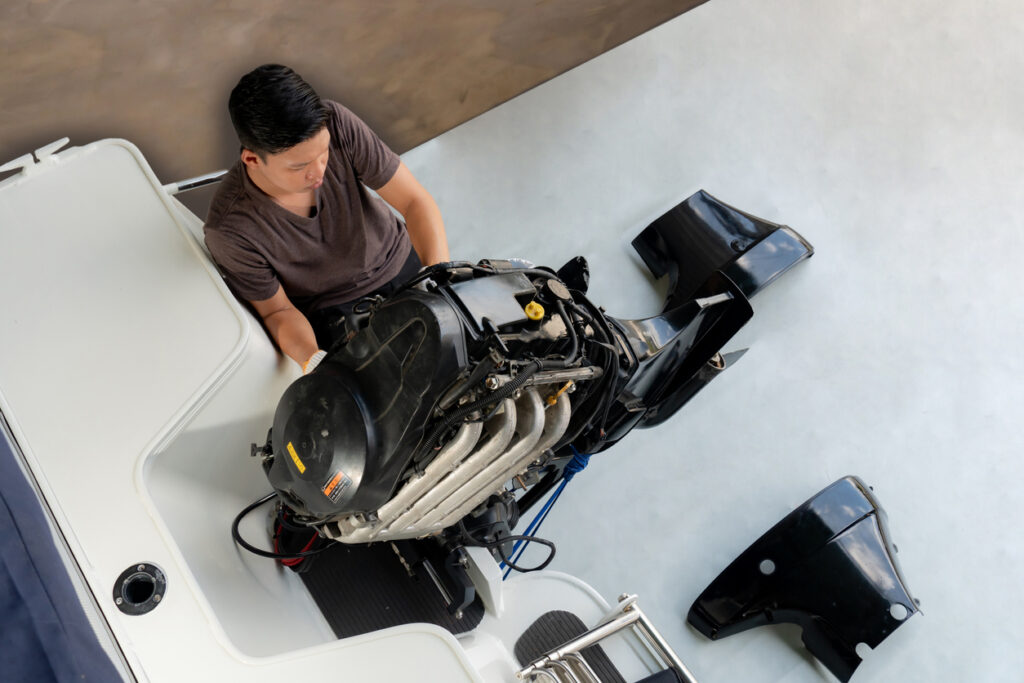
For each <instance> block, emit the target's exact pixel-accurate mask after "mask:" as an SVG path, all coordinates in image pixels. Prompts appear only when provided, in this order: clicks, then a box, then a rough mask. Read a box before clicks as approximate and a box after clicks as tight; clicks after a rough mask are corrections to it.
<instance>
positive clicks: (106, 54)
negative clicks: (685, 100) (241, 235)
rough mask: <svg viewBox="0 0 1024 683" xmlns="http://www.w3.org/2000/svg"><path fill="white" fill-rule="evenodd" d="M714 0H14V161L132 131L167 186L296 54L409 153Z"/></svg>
mask: <svg viewBox="0 0 1024 683" xmlns="http://www.w3.org/2000/svg"><path fill="white" fill-rule="evenodd" d="M703 1H704V0H532V1H522V2H520V1H516V0H512V1H509V0H372V1H371V0H333V1H330V0H225V1H222V2H213V3H211V2H207V1H205V0H148V1H133V0H94V1H91V2H81V1H79V2H73V1H71V0H7V1H6V2H4V3H3V5H2V7H0V45H2V47H3V53H2V54H3V68H2V69H0V160H3V161H6V160H8V159H11V158H14V157H15V156H18V155H20V154H23V153H25V152H28V151H31V150H32V149H34V148H36V147H39V146H41V145H43V144H45V143H47V142H50V141H52V140H54V139H57V138H59V137H61V136H64V135H68V136H70V137H71V138H72V142H73V143H87V142H91V141H92V140H95V139H98V138H102V137H123V138H127V139H129V140H131V141H132V142H134V143H135V144H137V145H139V147H140V148H141V149H142V151H143V153H144V154H145V155H146V157H147V158H148V159H149V160H150V162H151V163H152V164H153V166H154V168H155V169H156V170H157V173H158V175H159V176H160V177H161V179H162V180H164V181H168V182H169V181H171V180H177V179H181V178H184V177H187V176H191V175H198V174H200V173H204V172H206V171H209V170H213V169H215V168H220V167H224V166H226V165H227V164H229V163H231V162H232V161H233V159H234V155H235V152H236V151H237V143H236V142H235V139H234V134H233V132H232V131H231V128H230V122H229V120H228V116H227V109H226V102H227V96H228V92H229V91H230V89H231V87H232V86H233V85H234V84H235V82H237V80H238V78H239V77H240V76H241V75H242V74H243V73H245V72H246V71H248V70H249V69H251V68H253V67H254V66H257V65H259V64H262V63H265V62H280V63H283V64H288V65H289V66H292V67H293V68H295V69H296V70H297V71H298V72H299V73H301V74H302V75H303V76H304V77H305V78H306V79H307V80H308V81H310V83H312V84H313V86H314V87H315V88H316V89H317V91H318V92H319V93H320V94H321V96H326V97H331V98H333V99H338V100H340V101H342V102H344V103H345V104H346V105H347V106H349V107H350V108H352V109H353V110H354V111H356V112H357V113H358V114H359V115H361V116H362V117H363V118H364V119H365V120H366V121H367V122H368V123H370V125H371V126H372V127H374V128H375V129H376V130H377V132H378V133H379V134H380V135H381V137H383V138H384V139H385V140H386V141H387V142H388V143H389V144H390V145H391V146H392V147H393V148H394V149H395V150H396V151H398V152H399V153H401V152H403V151H405V150H407V149H409V148H411V147H413V146H415V145H417V144H419V143H421V142H424V141H426V140H428V139H430V138H432V137H434V136H436V135H439V134H440V133H442V132H444V131H445V130H448V129H449V128H452V127H454V126H456V125H458V124H459V123H461V122H463V121H466V120H467V119H470V118H472V117H473V116H476V115H478V114H480V113H483V112H484V111H487V110H488V109H490V108H491V107H494V106H495V105H497V104H500V103H501V102H503V101H505V100H507V99H509V98H511V97H514V96H515V95H517V94H519V93H521V92H523V91H524V90H527V89H529V88H531V87H533V86H535V85H537V84H539V83H541V82H543V81H545V80H548V79H550V78H552V77H554V76H556V75H558V74H559V73H562V72H564V71H566V70H568V69H570V68H572V67H574V66H576V65H578V64H581V63H582V62H584V61H586V60H588V59H590V58H592V57H595V56H596V55H599V54H601V53H602V52H604V51H606V50H608V49H610V48H612V47H615V46H616V45H618V44H620V43H622V42H624V41H626V40H629V39H630V38H632V37H634V36H637V35H639V34H641V33H643V32H644V31H647V30H649V29H651V28H653V27H654V26H656V25H658V24H660V23H662V22H664V21H666V20H668V19H670V18H672V17H674V16H676V15H678V14H680V13H682V12H685V11H686V10H688V9H690V8H692V7H694V6H696V5H698V4H700V3H701V2H703Z"/></svg>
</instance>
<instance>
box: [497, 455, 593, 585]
mask: <svg viewBox="0 0 1024 683" xmlns="http://www.w3.org/2000/svg"><path fill="white" fill-rule="evenodd" d="M569 448H571V449H572V453H573V455H572V460H570V461H569V464H568V465H566V466H565V469H564V470H563V471H562V481H561V483H560V484H559V485H558V488H557V489H555V492H554V493H553V494H551V497H550V498H548V502H546V503H545V504H544V507H542V508H541V509H540V512H538V513H537V515H536V516H535V517H534V518H533V521H532V522H530V525H529V526H527V527H526V531H524V532H523V536H530V535H532V534H534V533H536V531H537V530H539V529H540V525H541V524H543V523H544V520H545V519H547V516H548V512H550V511H551V508H552V507H553V506H554V504H555V501H557V500H558V497H559V496H560V495H562V491H563V490H565V485H566V484H568V483H569V481H570V480H571V479H572V478H573V477H575V476H576V475H577V474H578V473H580V472H582V471H583V470H584V469H586V467H587V465H588V464H589V463H590V455H591V454H590V453H586V454H584V453H580V452H579V451H578V450H576V447H575V446H573V445H571V444H570V445H569ZM528 545H530V541H528V540H526V541H524V540H519V541H516V542H515V544H514V545H513V546H512V557H511V558H509V559H510V560H511V561H512V563H513V564H515V563H516V562H518V561H519V558H520V557H522V555H523V553H525V552H526V547H527V546H528ZM520 546H522V547H521V548H520ZM517 551H518V553H517ZM498 568H499V569H505V573H504V574H503V575H502V577H501V579H502V581H504V580H505V579H507V578H508V575H509V574H511V573H512V567H508V568H507V569H506V568H505V563H504V562H502V563H500V564H499V565H498Z"/></svg>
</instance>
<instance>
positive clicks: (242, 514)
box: [231, 492, 330, 560]
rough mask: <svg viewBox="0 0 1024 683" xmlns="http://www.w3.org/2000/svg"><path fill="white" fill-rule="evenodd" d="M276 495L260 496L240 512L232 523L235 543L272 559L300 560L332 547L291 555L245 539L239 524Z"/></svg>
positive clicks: (232, 536)
mask: <svg viewBox="0 0 1024 683" xmlns="http://www.w3.org/2000/svg"><path fill="white" fill-rule="evenodd" d="M276 496H277V493H274V492H270V493H268V494H267V495H265V496H263V497H262V498H260V499H259V500H257V501H255V502H253V503H250V504H249V505H247V506H246V507H245V508H244V509H243V510H242V511H241V512H239V513H238V515H237V516H236V517H235V521H233V522H232V523H231V538H233V539H235V543H237V544H238V545H240V546H242V547H243V548H245V549H246V550H248V551H249V552H250V553H252V554H254V555H259V556H260V557H269V558H270V559H272V560H298V559H301V558H303V557H310V556H311V555H317V554H319V553H322V552H323V551H325V550H327V548H329V547H330V546H329V545H328V546H325V547H323V548H318V549H317V550H307V551H306V552H302V553H294V554H291V555H289V554H287V553H275V552H271V551H269V550H262V549H261V548H257V547H256V546H253V545H250V544H249V543H247V542H246V541H245V539H243V538H242V535H241V534H240V533H239V532H238V525H239V524H240V523H241V522H242V519H243V518H244V517H245V516H246V515H248V514H249V513H250V512H252V511H253V510H255V509H256V508H258V507H259V506H260V505H263V504H264V503H266V502H268V501H270V500H273V499H274V497H276Z"/></svg>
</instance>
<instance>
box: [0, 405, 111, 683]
mask: <svg viewBox="0 0 1024 683" xmlns="http://www.w3.org/2000/svg"><path fill="white" fill-rule="evenodd" d="M2 426H3V425H2V423H0V681H10V682H11V683H15V682H21V681H32V682H33V683H36V682H39V683H43V682H46V681H61V682H63V681H79V682H82V683H85V682H92V681H95V682H96V683H101V682H102V683H108V682H109V681H118V680H123V679H124V676H123V675H121V674H120V673H119V672H118V669H117V668H115V666H114V664H113V662H111V661H110V659H109V658H108V657H107V655H106V653H105V652H104V651H103V649H102V648H101V647H100V644H99V642H98V641H97V640H96V635H95V633H94V632H93V630H92V628H91V626H90V625H89V622H88V620H87V618H86V616H85V613H84V612H83V610H82V607H81V604H80V603H79V601H78V598H77V596H76V595H75V589H74V587H73V586H72V584H71V581H70V579H69V577H68V575H67V572H66V570H65V568H64V563H63V562H62V561H61V558H60V555H59V554H58V551H57V548H56V546H55V545H54V543H53V537H52V535H51V533H50V527H49V524H48V523H47V520H46V516H45V513H44V511H43V508H42V506H41V505H40V502H39V500H38V499H37V498H36V495H35V492H34V490H33V489H32V487H31V486H30V485H29V483H28V481H27V480H26V479H25V476H24V475H23V473H22V471H21V468H20V467H19V465H18V462H17V461H16V460H15V457H16V456H15V454H14V450H13V447H12V445H11V443H10V441H9V437H8V435H7V434H6V433H5V431H4V430H3V429H2Z"/></svg>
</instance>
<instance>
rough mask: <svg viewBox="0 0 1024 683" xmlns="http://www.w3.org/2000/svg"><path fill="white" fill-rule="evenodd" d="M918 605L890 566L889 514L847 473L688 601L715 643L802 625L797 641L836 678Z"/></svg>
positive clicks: (693, 618)
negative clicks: (862, 646) (861, 647)
mask: <svg viewBox="0 0 1024 683" xmlns="http://www.w3.org/2000/svg"><path fill="white" fill-rule="evenodd" d="M916 612H918V607H917V601H916V600H914V598H913V597H911V595H910V591H909V590H908V589H907V586H906V582H905V581H904V579H903V575H902V573H901V572H900V570H899V566H898V565H897V563H896V548H895V546H894V545H893V543H892V540H891V537H890V535H889V530H888V525H887V520H886V514H885V511H884V510H883V509H882V506H881V505H880V504H879V502H878V500H877V499H876V498H875V495H874V493H873V492H872V491H871V489H870V488H869V487H868V486H867V485H866V484H865V483H864V482H863V481H861V480H860V479H859V478H857V477H853V476H849V477H844V478H843V479H840V480H839V481H837V482H835V483H833V484H832V485H830V486H828V487H827V488H825V489H824V490H822V491H821V492H819V493H818V494H817V495H815V496H814V497H813V498H811V499H810V500H808V501H807V502H806V503H804V504H803V505H801V506H800V507H799V508H797V509H796V510H794V511H793V512H791V513H790V514H789V515H787V516H786V517H785V518H784V519H783V520H782V521H780V522H779V523H778V524H776V525H775V526H774V527H772V528H771V529H770V530H769V531H768V532H767V533H766V534H764V535H763V536H762V537H761V538H759V539H758V540H757V541H755V542H754V544H753V545H751V546H750V547H749V548H747V549H746V550H745V551H743V553H742V554H741V555H740V556H739V557H737V558H736V560H734V561H733V562H732V564H730V565H729V566H728V567H726V569H725V571H723V572H722V573H721V574H719V575H718V577H717V578H716V579H715V580H714V581H712V582H711V584H710V585H709V586H708V587H707V588H706V589H705V590H704V592H703V593H701V595H700V597H698V598H697V600H696V601H695V602H694V603H693V606H692V607H691V608H690V612H689V614H688V615H687V621H689V622H690V624H691V625H692V626H693V627H694V628H696V629H697V630H698V631H700V632H701V633H703V634H704V635H705V636H707V637H708V638H711V639H712V640H717V639H719V638H724V637H726V636H730V635H733V634H735V633H740V632H742V631H746V630H748V629H751V628H754V627H757V626H763V625H765V624H773V623H791V624H798V625H799V626H800V627H802V629H803V642H804V644H805V645H806V646H807V649H808V650H810V651H811V653H812V654H814V656H815V657H817V658H818V659H819V660H821V662H822V663H823V664H824V665H825V666H826V667H828V669H829V670H830V671H831V672H832V673H833V674H834V675H835V676H836V678H838V679H839V680H840V681H848V680H850V677H851V676H852V675H853V672H854V670H856V668H857V667H858V666H859V665H860V662H861V658H860V656H859V655H858V654H857V645H858V644H859V643H867V644H868V645H869V646H871V647H872V648H874V647H877V646H878V644H879V643H881V642H882V641H883V640H884V639H885V638H886V637H888V635H889V634H890V633H892V632H893V631H894V630H895V629H896V628H898V627H899V626H901V625H902V624H903V623H904V622H905V621H906V620H907V619H909V618H910V617H911V616H913V615H914V614H915V613H916Z"/></svg>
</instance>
